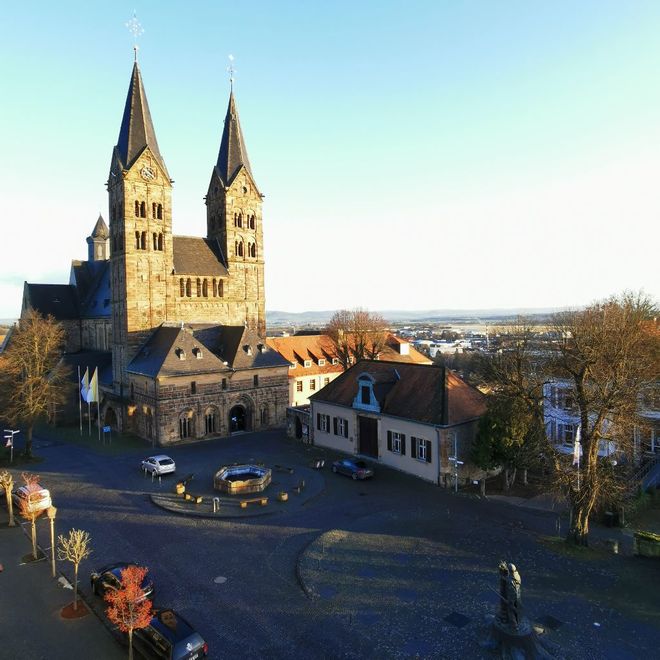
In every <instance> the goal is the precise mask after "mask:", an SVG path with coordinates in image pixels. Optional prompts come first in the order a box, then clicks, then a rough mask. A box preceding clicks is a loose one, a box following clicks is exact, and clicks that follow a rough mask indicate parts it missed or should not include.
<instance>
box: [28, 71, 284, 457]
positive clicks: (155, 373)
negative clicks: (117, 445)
mask: <svg viewBox="0 0 660 660" xmlns="http://www.w3.org/2000/svg"><path fill="white" fill-rule="evenodd" d="M172 183H173V181H172V179H171V178H170V175H169V173H168V170H167V166H166V164H165V160H164V158H163V156H162V155H161V153H160V150H159V148H158V142H157V140H156V132H155V130H154V126H153V122H152V119H151V114H150V112H149V104H148V103H147V96H146V93H145V89H144V84H143V81H142V74H141V72H140V68H139V66H138V63H137V61H136V62H135V64H134V66H133V71H132V73H131V80H130V84H129V88H128V95H127V98H126V105H125V107H124V114H123V117H122V120H121V126H120V129H119V138H118V140H117V144H116V146H115V147H114V149H113V152H112V159H111V164H110V173H109V178H108V182H107V188H108V198H109V199H108V213H109V215H108V217H109V222H108V224H106V223H105V221H104V219H103V218H102V217H99V219H98V221H97V222H96V225H95V226H94V229H93V231H92V233H91V235H90V236H89V237H88V238H87V243H88V259H87V261H74V262H73V263H72V266H71V275H70V280H69V283H68V284H61V285H60V284H32V283H27V282H26V283H25V285H24V293H23V303H22V312H21V313H22V315H23V314H25V313H27V311H28V310H30V309H34V310H36V311H38V312H40V313H42V314H44V315H45V314H51V315H52V316H54V317H55V318H56V319H57V320H58V321H60V322H61V323H62V324H63V326H64V327H65V329H66V332H67V345H66V349H65V350H66V356H65V359H66V360H67V361H68V362H69V363H70V364H71V365H72V366H73V367H74V370H75V368H76V367H77V366H82V368H83V370H84V369H85V368H86V367H97V368H98V373H99V374H100V379H99V380H100V402H99V410H100V422H101V424H102V425H103V426H110V427H111V428H113V429H114V430H118V431H126V432H132V433H135V434H136V435H138V436H140V437H142V438H144V439H145V440H148V441H149V442H151V443H152V444H154V445H168V444H170V443H173V442H180V441H186V440H193V439H201V438H214V437H225V436H228V435H230V434H231V433H234V432H239V431H256V430H263V429H270V428H275V427H282V426H284V424H285V416H286V407H287V405H288V369H289V362H288V361H287V360H285V359H284V358H283V357H282V356H281V355H280V354H279V353H278V352H277V351H275V350H273V349H272V348H270V347H269V346H268V344H267V343H266V315H265V293H264V245H263V226H262V220H263V218H262V197H263V195H262V194H261V192H260V190H259V188H258V186H257V184H256V182H255V180H254V176H253V174H252V169H251V167H250V161H249V159H248V154H247V149H246V146H245V139H244V137H243V132H242V130H241V124H240V120H239V116H238V109H237V105H236V100H235V98H234V93H233V89H232V91H231V92H230V96H229V104H228V108H227V115H226V117H225V123H224V130H223V133H222V138H221V142H220V148H219V153H218V159H217V162H216V163H215V164H214V165H213V166H212V168H211V176H210V182H209V185H208V191H207V194H206V197H205V202H206V236H205V237H191V236H176V235H174V234H173V231H172V203H171V200H172ZM75 407H76V411H77V407H78V405H77V402H76V406H75Z"/></svg>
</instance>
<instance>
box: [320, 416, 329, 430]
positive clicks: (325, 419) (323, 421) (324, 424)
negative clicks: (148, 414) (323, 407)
mask: <svg viewBox="0 0 660 660" xmlns="http://www.w3.org/2000/svg"><path fill="white" fill-rule="evenodd" d="M320 415H321V418H320V426H321V428H320V429H319V431H322V432H323V433H330V415H326V414H324V413H320Z"/></svg>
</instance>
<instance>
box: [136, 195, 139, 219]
mask: <svg viewBox="0 0 660 660" xmlns="http://www.w3.org/2000/svg"><path fill="white" fill-rule="evenodd" d="M135 217H136V218H139V217H140V202H138V201H137V199H136V200H135Z"/></svg>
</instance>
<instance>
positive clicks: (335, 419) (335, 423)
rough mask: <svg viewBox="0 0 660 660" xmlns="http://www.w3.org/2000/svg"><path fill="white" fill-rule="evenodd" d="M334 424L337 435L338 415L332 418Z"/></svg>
mask: <svg viewBox="0 0 660 660" xmlns="http://www.w3.org/2000/svg"><path fill="white" fill-rule="evenodd" d="M332 426H333V430H334V433H335V435H337V418H336V417H333V418H332Z"/></svg>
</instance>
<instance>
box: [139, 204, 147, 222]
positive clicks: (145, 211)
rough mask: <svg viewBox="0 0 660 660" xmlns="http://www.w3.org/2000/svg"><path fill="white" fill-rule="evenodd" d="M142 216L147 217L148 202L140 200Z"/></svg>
mask: <svg viewBox="0 0 660 660" xmlns="http://www.w3.org/2000/svg"><path fill="white" fill-rule="evenodd" d="M140 217H141V218H146V217H147V203H146V202H140Z"/></svg>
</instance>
